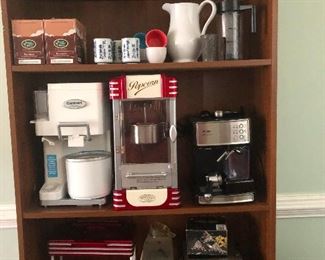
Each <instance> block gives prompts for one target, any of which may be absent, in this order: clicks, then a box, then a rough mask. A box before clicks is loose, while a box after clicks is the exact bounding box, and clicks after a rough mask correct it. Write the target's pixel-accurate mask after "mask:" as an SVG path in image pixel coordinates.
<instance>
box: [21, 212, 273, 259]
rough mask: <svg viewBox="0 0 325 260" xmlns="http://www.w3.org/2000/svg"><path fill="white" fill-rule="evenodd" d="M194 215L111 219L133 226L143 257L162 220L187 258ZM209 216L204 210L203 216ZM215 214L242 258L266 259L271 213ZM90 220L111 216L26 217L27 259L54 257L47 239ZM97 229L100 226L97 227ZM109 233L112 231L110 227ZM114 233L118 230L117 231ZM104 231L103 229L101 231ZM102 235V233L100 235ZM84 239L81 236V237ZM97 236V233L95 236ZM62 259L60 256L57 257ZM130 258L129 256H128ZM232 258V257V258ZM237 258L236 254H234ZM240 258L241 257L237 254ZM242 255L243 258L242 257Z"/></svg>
mask: <svg viewBox="0 0 325 260" xmlns="http://www.w3.org/2000/svg"><path fill="white" fill-rule="evenodd" d="M191 216H192V215H174V216H170V215H160V216H133V217H127V216H126V217H119V218H110V219H109V220H110V221H115V220H116V221H122V222H123V223H126V225H124V227H125V226H127V225H128V226H129V227H130V228H131V232H130V233H129V234H130V239H132V241H134V244H135V246H136V252H137V258H136V259H140V255H141V252H142V248H143V244H144V242H145V239H146V237H147V234H148V232H149V229H150V226H151V225H152V224H153V223H156V222H160V223H163V224H165V225H167V226H168V227H169V229H170V230H171V232H173V233H174V234H175V237H174V238H173V249H174V253H175V258H174V259H186V258H183V256H184V250H183V249H184V246H185V241H187V240H186V227H187V221H188V220H189V218H190V217H191ZM202 216H203V218H204V217H205V216H204V214H203V215H200V217H202ZM214 216H217V217H220V216H222V217H223V218H224V219H225V223H226V226H227V229H228V235H227V236H228V245H229V246H228V247H229V249H230V248H231V250H232V251H233V249H236V251H238V252H240V254H241V256H242V259H259V260H260V259H264V256H265V255H266V254H265V252H264V251H265V250H266V248H267V242H266V241H267V239H268V234H267V231H266V226H267V225H268V224H267V219H268V217H267V216H268V214H267V213H265V212H251V213H239V214H233V213H227V214H222V215H218V214H214ZM85 221H87V222H88V221H90V222H92V223H103V222H106V221H108V219H107V218H88V219H84V218H76V219H41V220H36V219H33V220H24V231H25V232H24V233H25V237H26V239H25V241H26V244H25V245H24V246H25V248H28V256H26V259H33V260H44V259H50V256H49V254H48V247H47V243H48V241H49V240H53V239H67V238H69V236H71V237H70V239H75V238H74V237H73V235H72V234H73V232H71V230H73V228H74V227H76V226H78V225H80V224H82V223H85ZM94 231H95V232H97V230H96V229H94ZM107 232H108V233H109V232H110V231H107ZM113 232H114V234H112V235H113V236H115V235H118V234H116V233H122V232H123V230H121V232H116V231H113ZM97 234H100V232H97ZM98 238H99V239H100V237H99V236H98ZM78 239H80V237H78ZM82 239H86V240H87V239H90V238H89V237H82ZM91 239H96V237H91ZM57 259H58V258H57ZM63 259H64V260H65V259H67V260H68V259H78V260H83V259H87V260H91V259H124V258H121V257H117V258H113V257H111V256H109V257H107V256H106V257H99V256H96V257H90V256H87V257H86V258H85V257H73V256H72V257H70V256H69V257H64V258H63ZM125 259H128V258H125ZM229 259H231V258H229ZM234 259H236V258H234ZM237 259H238V258H237ZM239 259H240V258H239Z"/></svg>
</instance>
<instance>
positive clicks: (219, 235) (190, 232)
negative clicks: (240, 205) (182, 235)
mask: <svg viewBox="0 0 325 260" xmlns="http://www.w3.org/2000/svg"><path fill="white" fill-rule="evenodd" d="M186 254H187V255H188V256H198V255H199V256H227V255H228V230H227V226H226V224H225V221H224V219H222V218H211V217H209V218H191V219H189V220H188V222H187V227H186Z"/></svg>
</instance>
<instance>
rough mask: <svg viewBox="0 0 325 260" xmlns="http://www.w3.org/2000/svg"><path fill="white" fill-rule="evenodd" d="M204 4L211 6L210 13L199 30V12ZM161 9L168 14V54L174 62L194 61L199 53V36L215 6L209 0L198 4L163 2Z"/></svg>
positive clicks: (212, 15)
mask: <svg viewBox="0 0 325 260" xmlns="http://www.w3.org/2000/svg"><path fill="white" fill-rule="evenodd" d="M206 4H210V5H211V7H212V11H211V14H210V16H209V18H208V20H207V21H206V23H205V25H204V26H203V29H202V32H201V31H200V12H201V10H202V8H203V6H205V5H206ZM162 9H163V10H165V11H167V12H168V13H169V15H170V25H169V31H168V35H167V36H168V45H167V48H168V54H169V55H170V57H171V58H172V59H173V61H174V62H191V61H196V60H197V59H198V57H199V56H200V53H201V41H200V36H201V35H204V34H205V32H206V30H207V28H208V26H209V24H210V23H211V21H212V19H213V18H214V16H215V15H216V11H217V7H216V5H215V3H214V2H213V1H211V0H205V1H203V2H202V3H201V4H200V5H199V4H196V3H188V2H186V3H175V4H169V3H165V4H163V6H162Z"/></svg>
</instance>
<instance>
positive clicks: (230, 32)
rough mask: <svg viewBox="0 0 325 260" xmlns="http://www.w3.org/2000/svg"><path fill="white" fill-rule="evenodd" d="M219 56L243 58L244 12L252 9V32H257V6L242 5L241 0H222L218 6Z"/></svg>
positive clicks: (234, 58) (228, 58)
mask: <svg viewBox="0 0 325 260" xmlns="http://www.w3.org/2000/svg"><path fill="white" fill-rule="evenodd" d="M217 10H218V11H217V16H216V19H217V33H218V36H219V37H218V56H219V57H218V58H219V59H221V60H238V59H243V44H244V37H243V36H244V24H243V19H242V16H243V12H244V11H246V10H250V11H251V21H250V23H251V30H250V31H251V33H256V6H255V5H241V4H240V0H220V1H219V2H218V7H217Z"/></svg>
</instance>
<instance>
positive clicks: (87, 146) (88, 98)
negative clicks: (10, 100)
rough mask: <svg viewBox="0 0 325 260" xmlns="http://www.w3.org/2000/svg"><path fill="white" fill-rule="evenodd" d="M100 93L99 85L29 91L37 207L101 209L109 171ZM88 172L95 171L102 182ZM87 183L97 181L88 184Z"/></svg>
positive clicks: (102, 86) (105, 120) (59, 85)
mask: <svg viewBox="0 0 325 260" xmlns="http://www.w3.org/2000/svg"><path fill="white" fill-rule="evenodd" d="M104 90H105V84H103V83H53V84H52V83H51V84H47V90H38V91H34V103H35V120H34V121H32V122H31V123H34V124H35V133H36V135H37V136H40V137H41V140H42V142H43V151H44V172H45V182H44V184H43V186H42V188H41V189H40V191H39V198H40V202H41V205H42V206H61V205H102V204H105V202H106V199H105V196H106V195H108V194H109V193H110V189H111V182H112V180H111V179H112V176H111V175H112V170H111V169H110V165H109V163H110V162H109V160H110V158H109V154H108V151H109V150H110V143H109V141H110V140H109V138H108V136H109V128H108V118H109V116H108V105H107V104H106V103H107V101H106V100H105V97H104ZM105 101H106V102H105ZM91 169H92V170H93V171H97V172H98V171H99V172H100V173H99V174H101V177H100V178H102V179H98V178H97V177H98V176H99V175H98V173H91V172H90V171H91ZM68 170H70V175H68V177H70V180H69V183H67V171H68ZM91 175H92V176H91ZM87 178H88V179H90V180H91V179H93V180H94V181H95V180H96V178H97V179H98V180H97V183H95V182H94V183H93V182H91V181H90V182H88V181H87ZM101 180H103V182H101ZM85 182H88V183H85ZM98 192H99V193H98ZM85 194H86V195H85Z"/></svg>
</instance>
